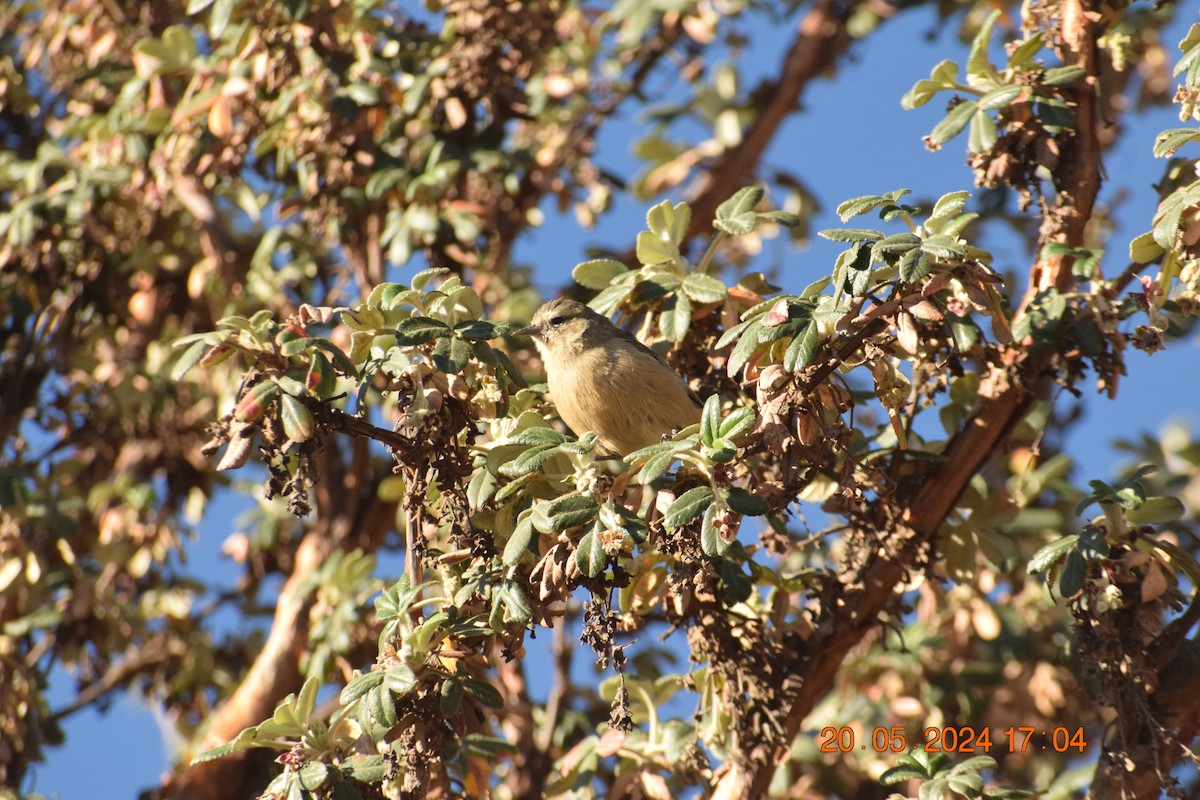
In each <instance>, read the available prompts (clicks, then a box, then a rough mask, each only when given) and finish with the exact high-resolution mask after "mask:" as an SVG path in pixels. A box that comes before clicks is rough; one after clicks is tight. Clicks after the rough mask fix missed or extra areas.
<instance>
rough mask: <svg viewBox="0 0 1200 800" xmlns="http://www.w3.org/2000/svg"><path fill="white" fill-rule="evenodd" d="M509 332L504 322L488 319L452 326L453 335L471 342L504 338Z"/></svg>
mask: <svg viewBox="0 0 1200 800" xmlns="http://www.w3.org/2000/svg"><path fill="white" fill-rule="evenodd" d="M509 330H510V326H509V325H508V323H506V322H492V321H491V320H489V319H468V320H466V321H464V322H460V323H458V324H457V325H455V326H454V333H455V334H457V335H458V336H461V337H462V338H464V339H470V340H472V341H476V340H482V339H495V338H496V337H497V336H504V335H505V334H506V333H508V332H509Z"/></svg>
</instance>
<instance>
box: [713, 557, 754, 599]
mask: <svg viewBox="0 0 1200 800" xmlns="http://www.w3.org/2000/svg"><path fill="white" fill-rule="evenodd" d="M719 563H720V567H719V569H720V573H721V590H722V594H723V595H724V597H723V599H724V601H725V604H726V605H735V604H737V603H743V602H745V601H746V600H747V599H749V597H750V594H751V593H752V592H753V591H754V584H753V583H752V582H751V580H750V578H749V576H747V575H746V573H745V572H743V571H742V567H741V565H740V564H738V562H736V561H734V560H732V559H729V558H722V559H721V560H720V562H719Z"/></svg>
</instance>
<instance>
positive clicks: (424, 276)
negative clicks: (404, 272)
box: [412, 267, 450, 292]
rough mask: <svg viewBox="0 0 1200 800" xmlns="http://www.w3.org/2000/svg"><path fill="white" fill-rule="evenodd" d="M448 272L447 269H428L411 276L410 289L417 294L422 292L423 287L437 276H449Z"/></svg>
mask: <svg viewBox="0 0 1200 800" xmlns="http://www.w3.org/2000/svg"><path fill="white" fill-rule="evenodd" d="M449 274H450V270H449V268H447V267H430V268H429V269H423V270H421V271H420V272H418V273H417V274H416V275H413V279H412V288H413V289H415V290H416V291H418V292H421V291H424V290H425V286H426V285H427V284H428V283H429V282H430V281H431V280H433V279H434V278H436V277H438V276H439V275H449Z"/></svg>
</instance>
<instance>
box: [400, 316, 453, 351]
mask: <svg viewBox="0 0 1200 800" xmlns="http://www.w3.org/2000/svg"><path fill="white" fill-rule="evenodd" d="M448 333H450V326H448V325H447V324H446V323H444V322H441V321H440V320H436V319H431V318H430V317H409V318H408V319H404V320H401V321H400V324H399V325H397V326H396V343H397V344H402V345H415V344H424V343H426V342H432V341H433V340H434V339H437V338H438V337H439V336H445V335H446V334H448Z"/></svg>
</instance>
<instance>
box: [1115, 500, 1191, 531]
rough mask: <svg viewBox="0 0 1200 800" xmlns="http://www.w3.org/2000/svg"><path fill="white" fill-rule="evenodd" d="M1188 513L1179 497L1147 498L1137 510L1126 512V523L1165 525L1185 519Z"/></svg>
mask: <svg viewBox="0 0 1200 800" xmlns="http://www.w3.org/2000/svg"><path fill="white" fill-rule="evenodd" d="M1185 513H1187V509H1186V508H1185V507H1184V505H1183V502H1182V501H1181V500H1180V499H1179V498H1178V497H1147V498H1146V499H1145V501H1143V502H1142V504H1141V505H1140V506H1138V507H1137V508H1131V509H1129V510H1127V511H1126V512H1125V521H1126V522H1128V523H1130V524H1132V525H1165V524H1166V523H1168V522H1176V521H1178V520H1181V519H1183V515H1184V514H1185Z"/></svg>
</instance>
